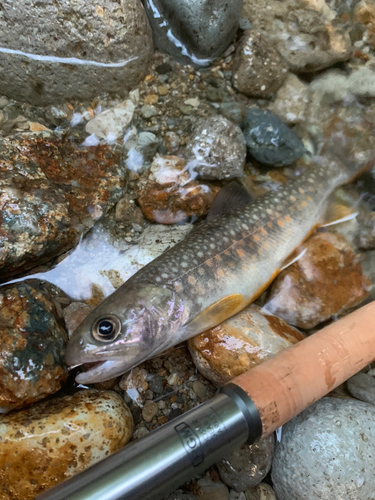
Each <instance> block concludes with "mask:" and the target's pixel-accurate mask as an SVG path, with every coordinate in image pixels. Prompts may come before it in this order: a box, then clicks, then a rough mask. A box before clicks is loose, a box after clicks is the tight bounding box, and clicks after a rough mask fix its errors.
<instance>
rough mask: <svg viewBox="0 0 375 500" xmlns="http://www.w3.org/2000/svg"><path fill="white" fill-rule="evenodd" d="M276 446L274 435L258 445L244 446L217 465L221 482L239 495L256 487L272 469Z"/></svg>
mask: <svg viewBox="0 0 375 500" xmlns="http://www.w3.org/2000/svg"><path fill="white" fill-rule="evenodd" d="M274 446H275V438H274V436H273V434H271V435H270V436H268V437H266V438H264V439H261V440H260V441H259V442H258V443H256V444H252V445H248V444H244V445H242V446H241V447H240V448H238V449H237V450H236V451H234V452H233V453H231V454H230V455H229V456H228V457H226V458H225V459H224V460H221V461H220V462H218V463H217V464H216V465H217V468H218V469H219V474H220V477H221V480H222V481H223V482H224V483H225V484H226V485H227V486H229V487H230V488H232V489H233V490H235V491H237V492H238V493H239V492H241V491H244V490H247V489H248V488H251V487H253V486H256V485H257V484H259V483H260V482H261V481H262V480H263V479H264V478H265V477H266V475H267V474H268V472H269V470H270V469H271V464H272V458H273V451H274Z"/></svg>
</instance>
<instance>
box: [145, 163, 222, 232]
mask: <svg viewBox="0 0 375 500" xmlns="http://www.w3.org/2000/svg"><path fill="white" fill-rule="evenodd" d="M185 166H186V162H185V160H183V159H181V158H178V157H177V156H164V157H162V156H157V157H156V158H155V160H154V161H153V163H152V165H151V168H150V170H149V171H147V172H146V173H145V174H144V175H143V176H141V178H140V181H139V182H138V184H137V186H136V192H137V196H139V198H138V202H139V205H140V207H141V209H142V212H143V215H144V216H145V217H146V218H147V219H149V220H151V221H153V222H158V223H161V224H175V223H181V222H185V221H187V220H188V218H189V217H192V216H196V217H199V216H202V215H205V214H206V213H207V212H208V210H209V209H210V207H211V205H212V202H213V200H214V198H215V196H216V194H217V192H218V190H219V188H217V187H216V186H210V185H208V184H206V183H200V182H198V181H194V180H191V175H190V173H189V171H188V170H186V168H185Z"/></svg>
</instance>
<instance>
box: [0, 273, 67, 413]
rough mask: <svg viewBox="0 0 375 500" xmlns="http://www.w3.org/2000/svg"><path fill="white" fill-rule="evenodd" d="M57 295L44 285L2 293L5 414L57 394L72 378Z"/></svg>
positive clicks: (1, 397) (0, 407)
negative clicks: (68, 369) (67, 380)
mask: <svg viewBox="0 0 375 500" xmlns="http://www.w3.org/2000/svg"><path fill="white" fill-rule="evenodd" d="M51 291H52V292H53V295H52V294H51ZM58 293H60V292H59V291H58V290H57V289H55V288H54V287H52V288H51V287H49V289H48V287H45V286H44V284H43V282H41V281H39V280H29V281H27V282H20V283H14V284H11V285H6V286H3V287H1V288H0V344H1V357H0V413H7V412H8V411H10V410H13V409H15V408H22V407H23V406H26V405H28V404H30V403H34V402H35V401H39V400H40V399H43V398H45V397H46V396H48V395H49V394H54V393H55V392H57V391H58V390H59V389H61V387H62V386H63V385H64V383H65V381H66V379H67V377H68V371H67V367H66V364H65V348H66V344H67V341H68V335H67V333H66V332H65V330H64V328H63V327H62V325H61V317H59V315H58V312H57V309H56V304H55V301H54V299H55V297H54V296H55V295H56V296H57V294H58ZM62 295H63V294H62Z"/></svg>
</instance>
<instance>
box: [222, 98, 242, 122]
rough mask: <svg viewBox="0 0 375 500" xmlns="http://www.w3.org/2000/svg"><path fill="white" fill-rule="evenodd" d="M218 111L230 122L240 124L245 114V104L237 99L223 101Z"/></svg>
mask: <svg viewBox="0 0 375 500" xmlns="http://www.w3.org/2000/svg"><path fill="white" fill-rule="evenodd" d="M220 112H221V114H222V115H223V116H224V117H225V118H227V119H228V120H230V121H231V122H233V123H235V124H236V125H240V124H241V123H242V122H243V119H244V118H245V115H246V104H245V103H244V102H237V101H231V102H223V103H222V104H220Z"/></svg>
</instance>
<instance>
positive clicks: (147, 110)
mask: <svg viewBox="0 0 375 500" xmlns="http://www.w3.org/2000/svg"><path fill="white" fill-rule="evenodd" d="M157 114H158V110H157V109H156V108H155V106H152V104H145V105H144V106H142V107H141V115H142V116H143V118H146V120H148V119H149V118H151V117H152V116H155V115H157Z"/></svg>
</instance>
